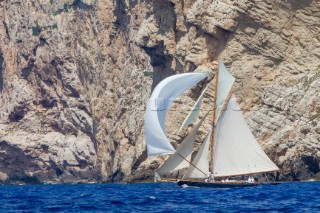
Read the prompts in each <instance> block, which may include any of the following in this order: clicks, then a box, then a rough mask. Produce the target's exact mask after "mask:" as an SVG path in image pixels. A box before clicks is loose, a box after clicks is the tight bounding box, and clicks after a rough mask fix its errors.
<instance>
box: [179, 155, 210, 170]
mask: <svg viewBox="0 0 320 213" xmlns="http://www.w3.org/2000/svg"><path fill="white" fill-rule="evenodd" d="M176 153H177V154H178V155H179V156H180V157H182V158H183V159H184V160H185V161H187V162H188V163H189V164H190V165H191V166H193V167H194V168H196V169H197V170H198V171H199V172H201V173H202V174H204V175H205V176H207V174H206V173H205V172H203V171H202V170H201V169H199V168H198V167H196V166H195V165H194V164H193V163H191V162H190V161H189V160H188V159H186V158H185V157H183V156H182V155H181V154H180V153H179V152H176Z"/></svg>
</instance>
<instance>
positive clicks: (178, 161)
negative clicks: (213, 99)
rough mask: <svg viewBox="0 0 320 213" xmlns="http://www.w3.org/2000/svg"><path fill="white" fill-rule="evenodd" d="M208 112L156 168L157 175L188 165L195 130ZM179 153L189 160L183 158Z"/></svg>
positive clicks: (196, 130)
mask: <svg viewBox="0 0 320 213" xmlns="http://www.w3.org/2000/svg"><path fill="white" fill-rule="evenodd" d="M208 114H209V113H207V114H206V115H205V116H203V118H202V119H201V120H200V121H199V122H198V124H197V125H196V126H195V127H194V128H193V129H192V130H191V131H190V133H189V134H188V136H187V137H185V138H184V140H183V141H182V142H181V144H180V146H179V147H178V148H177V152H176V153H174V154H173V155H171V156H170V157H169V158H168V159H167V160H166V162H165V163H164V164H163V165H162V166H161V167H160V168H159V169H157V173H158V174H159V175H164V174H168V173H169V172H172V171H175V170H179V169H183V168H187V167H189V165H190V163H189V162H190V161H191V154H192V151H193V147H194V141H195V139H196V136H197V132H198V130H199V128H200V126H201V125H202V123H203V121H204V119H205V118H206V117H207V115H208ZM180 155H181V156H183V157H184V158H185V159H187V160H188V161H189V162H187V161H186V160H185V159H183V158H182V157H181V156H180Z"/></svg>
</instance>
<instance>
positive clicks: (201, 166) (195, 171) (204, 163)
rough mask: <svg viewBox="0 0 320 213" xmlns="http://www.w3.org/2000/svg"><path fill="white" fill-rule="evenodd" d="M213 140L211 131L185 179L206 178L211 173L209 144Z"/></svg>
mask: <svg viewBox="0 0 320 213" xmlns="http://www.w3.org/2000/svg"><path fill="white" fill-rule="evenodd" d="M210 138H211V131H209V134H208V135H207V137H206V138H205V140H204V141H203V143H202V145H201V148H200V150H199V152H198V154H197V155H196V157H195V159H194V161H193V162H192V163H193V165H194V166H196V167H197V168H195V167H194V166H192V165H190V167H189V169H188V171H187V172H186V174H185V175H184V177H183V179H187V178H206V177H207V176H206V175H207V174H208V172H209V143H210Z"/></svg>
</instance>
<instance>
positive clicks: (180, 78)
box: [144, 73, 207, 156]
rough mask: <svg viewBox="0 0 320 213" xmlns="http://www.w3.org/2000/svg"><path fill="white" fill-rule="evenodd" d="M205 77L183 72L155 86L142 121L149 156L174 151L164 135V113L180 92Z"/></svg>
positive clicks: (199, 74)
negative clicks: (143, 121)
mask: <svg viewBox="0 0 320 213" xmlns="http://www.w3.org/2000/svg"><path fill="white" fill-rule="evenodd" d="M206 77H207V74H203V73H184V74H179V75H174V76H170V77H168V78H166V79H164V80H163V81H161V82H160V83H159V84H158V85H157V86H156V88H155V89H154V91H153V92H152V95H151V97H150V99H149V102H148V104H147V110H146V115H145V123H144V127H145V136H146V143H147V151H148V155H149V156H150V155H163V154H173V153H175V149H174V148H173V147H172V145H171V144H170V142H169V140H168V138H167V136H166V131H165V118H166V113H167V111H168V109H169V107H170V105H171V104H172V102H173V101H174V100H175V99H176V98H177V97H178V96H179V95H180V94H181V93H182V92H184V91H185V90H187V89H189V88H190V87H191V86H193V85H194V84H196V83H198V82H199V81H201V80H203V79H204V78H206Z"/></svg>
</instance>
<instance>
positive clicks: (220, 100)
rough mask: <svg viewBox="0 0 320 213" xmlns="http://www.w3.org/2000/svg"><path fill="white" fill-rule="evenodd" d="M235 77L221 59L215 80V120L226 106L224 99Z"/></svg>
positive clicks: (226, 97)
mask: <svg viewBox="0 0 320 213" xmlns="http://www.w3.org/2000/svg"><path fill="white" fill-rule="evenodd" d="M234 80H235V78H234V77H233V76H232V75H231V74H230V72H229V71H228V70H227V68H226V66H225V65H224V63H223V61H222V60H221V62H220V66H219V71H218V81H217V84H218V85H217V97H216V106H215V107H216V114H215V122H217V121H218V119H219V117H220V115H221V111H223V110H224V109H223V108H224V107H225V106H226V101H227V99H228V96H229V94H230V92H231V89H232V85H233V83H234Z"/></svg>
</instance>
